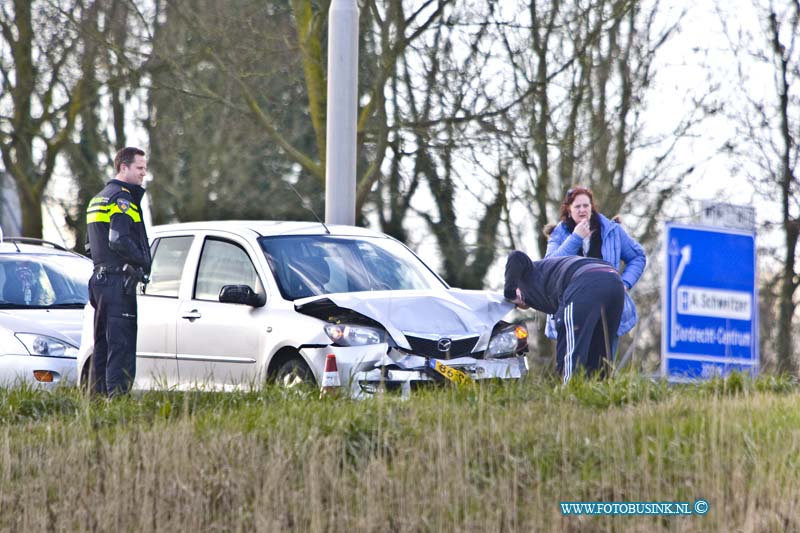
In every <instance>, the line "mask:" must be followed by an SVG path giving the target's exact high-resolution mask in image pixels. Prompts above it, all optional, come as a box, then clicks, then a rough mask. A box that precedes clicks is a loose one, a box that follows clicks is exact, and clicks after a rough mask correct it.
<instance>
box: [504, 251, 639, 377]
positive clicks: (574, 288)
mask: <svg viewBox="0 0 800 533" xmlns="http://www.w3.org/2000/svg"><path fill="white" fill-rule="evenodd" d="M504 294H505V297H506V298H507V299H509V300H511V301H512V303H514V304H515V305H516V306H517V307H520V308H522V309H526V308H528V307H533V308H534V309H538V310H539V311H544V312H545V313H548V314H551V315H554V316H555V317H556V331H557V333H558V339H557V341H556V370H557V371H558V373H559V374H561V375H562V376H563V378H564V383H567V382H568V381H569V379H570V377H571V376H572V374H574V373H575V371H577V370H584V371H586V372H587V373H589V374H595V373H597V374H599V375H600V376H604V375H605V371H606V368H605V367H606V365H607V364H608V361H610V359H611V345H612V342H613V339H614V335H615V334H616V332H617V329H618V328H619V322H620V319H621V318H622V308H623V306H624V303H625V286H624V285H623V284H622V278H620V275H619V272H617V270H616V269H615V268H614V267H613V266H612V265H610V264H609V263H606V262H605V261H602V260H600V259H594V258H590V257H580V256H574V255H572V256H565V257H550V258H546V259H542V260H541V261H531V259H530V258H529V257H528V256H527V255H525V254H524V253H523V252H520V251H514V252H512V253H511V254H510V255H509V256H508V260H507V262H506V276H505V286H504Z"/></svg>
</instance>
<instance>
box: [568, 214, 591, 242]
mask: <svg viewBox="0 0 800 533" xmlns="http://www.w3.org/2000/svg"><path fill="white" fill-rule="evenodd" d="M572 232H573V233H574V234H575V235H577V236H578V237H580V238H581V239H585V238H586V237H588V236H589V235H591V234H592V231H591V230H590V229H589V221H588V220H585V219H584V220H581V221H580V222H578V223H577V224H575V229H574V230H572Z"/></svg>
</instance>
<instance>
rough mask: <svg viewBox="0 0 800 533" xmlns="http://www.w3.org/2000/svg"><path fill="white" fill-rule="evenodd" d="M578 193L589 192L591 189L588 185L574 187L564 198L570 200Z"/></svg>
mask: <svg viewBox="0 0 800 533" xmlns="http://www.w3.org/2000/svg"><path fill="white" fill-rule="evenodd" d="M578 194H589V189H587V188H586V187H573V188H571V189H569V190H568V191H567V194H566V195H565V196H564V199H565V200H567V201H569V199H570V198H573V195H575V196H577V195H578Z"/></svg>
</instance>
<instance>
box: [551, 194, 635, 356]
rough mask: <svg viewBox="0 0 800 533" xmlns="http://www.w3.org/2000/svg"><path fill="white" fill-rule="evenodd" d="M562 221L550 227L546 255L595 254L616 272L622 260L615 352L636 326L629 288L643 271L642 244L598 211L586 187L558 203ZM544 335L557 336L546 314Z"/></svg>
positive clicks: (612, 347) (614, 339) (590, 255)
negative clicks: (622, 294) (622, 288)
mask: <svg viewBox="0 0 800 533" xmlns="http://www.w3.org/2000/svg"><path fill="white" fill-rule="evenodd" d="M560 218H561V221H560V222H559V223H558V224H557V225H556V227H555V228H553V231H552V233H550V236H549V238H548V240H547V252H546V253H545V257H558V256H565V255H582V256H585V257H595V258H597V259H603V260H604V261H606V262H608V263H611V264H612V265H613V266H614V268H616V269H617V271H619V270H620V262H624V263H625V270H624V271H622V272H621V277H622V283H623V284H624V285H625V307H624V309H623V312H622V320H621V321H620V324H619V329H617V332H616V335H614V336H613V339H612V341H611V353H612V354H614V353H616V351H617V339H618V337H619V336H621V335H625V334H626V333H628V332H629V331H630V330H631V329H633V326H635V325H636V322H637V320H638V315H637V314H636V304H634V303H633V299H631V297H630V295H629V294H628V291H630V290H631V288H633V286H634V285H635V284H636V282H637V281H639V278H640V277H641V275H642V272H643V271H644V267H645V264H646V263H647V259H646V257H645V254H644V249H643V248H642V246H641V245H640V244H639V243H638V242H636V241H635V240H634V239H633V238H631V236H630V235H628V234H627V233H626V232H625V230H624V229H623V228H622V226H620V225H619V224H617V223H616V222H614V221H612V220H609V219H608V218H606V217H605V216H603V215H602V214H601V213H598V212H597V208H596V207H595V204H594V195H592V191H591V190H589V189H587V188H585V187H574V188H572V189H570V190H569V191H567V195H566V197H565V198H564V201H563V202H562V203H561V211H560ZM545 334H546V335H547V336H548V337H550V338H551V339H554V338H556V336H557V335H556V324H555V323H554V321H553V319H552V317H550V316H548V320H547V326H546V328H545Z"/></svg>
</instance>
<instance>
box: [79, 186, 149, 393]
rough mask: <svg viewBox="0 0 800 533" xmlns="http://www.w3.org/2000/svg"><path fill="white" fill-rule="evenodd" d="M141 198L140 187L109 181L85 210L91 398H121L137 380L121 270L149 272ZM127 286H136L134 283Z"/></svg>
mask: <svg viewBox="0 0 800 533" xmlns="http://www.w3.org/2000/svg"><path fill="white" fill-rule="evenodd" d="M142 196H144V189H143V188H142V187H140V186H138V185H132V184H129V183H125V182H122V181H119V180H111V181H109V182H108V183H107V184H106V186H105V188H104V189H103V190H102V191H100V193H99V194H98V195H97V196H95V197H94V198H93V199H92V200H91V202H89V207H88V208H87V210H86V230H87V236H88V240H89V251H90V254H91V256H92V261H93V262H94V273H93V274H92V277H91V279H90V280H89V294H90V299H91V303H92V305H93V306H94V309H95V313H94V355H93V357H92V364H93V371H94V373H93V377H92V381H91V386H92V390H93V392H94V393H96V394H101V395H106V394H107V395H109V396H115V395H118V394H126V393H127V392H129V391H130V389H131V385H132V384H133V379H134V376H135V375H136V334H137V324H136V294H135V291H133V290H130V289H129V290H127V291H126V290H125V282H126V278H127V277H128V275H126V274H124V273H123V272H122V270H123V266H124V265H125V264H129V265H131V266H134V267H137V268H140V269H142V271H143V272H144V273H147V274H149V272H150V262H151V259H150V247H149V245H148V241H147V232H146V231H145V227H144V221H143V220H142V218H143V213H142V208H141V201H142ZM128 283H129V287H130V288H132V287H133V286H135V281H133V280H128Z"/></svg>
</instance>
